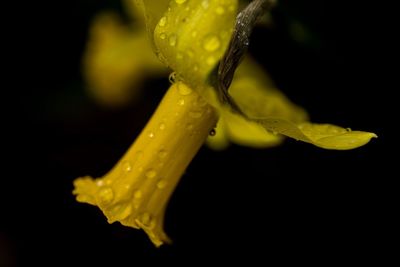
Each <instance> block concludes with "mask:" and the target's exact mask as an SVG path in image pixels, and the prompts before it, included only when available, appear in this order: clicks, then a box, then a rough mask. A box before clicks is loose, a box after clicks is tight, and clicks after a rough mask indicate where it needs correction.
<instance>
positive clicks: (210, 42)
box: [203, 35, 221, 52]
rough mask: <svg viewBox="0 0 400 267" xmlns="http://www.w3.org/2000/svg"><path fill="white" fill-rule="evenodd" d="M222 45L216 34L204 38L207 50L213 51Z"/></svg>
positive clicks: (204, 45)
mask: <svg viewBox="0 0 400 267" xmlns="http://www.w3.org/2000/svg"><path fill="white" fill-rule="evenodd" d="M220 46H221V42H220V40H219V38H218V36H216V35H208V36H206V37H205V38H204V41H203V48H204V49H205V50H206V51H209V52H213V51H215V50H217V49H218V48H219V47H220Z"/></svg>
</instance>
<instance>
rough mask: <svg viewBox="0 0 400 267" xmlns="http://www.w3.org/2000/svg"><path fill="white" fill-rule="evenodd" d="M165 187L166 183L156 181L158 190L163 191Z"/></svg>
mask: <svg viewBox="0 0 400 267" xmlns="http://www.w3.org/2000/svg"><path fill="white" fill-rule="evenodd" d="M166 186H167V181H165V180H163V179H161V180H160V181H158V183H157V188H158V189H163V188H165V187H166Z"/></svg>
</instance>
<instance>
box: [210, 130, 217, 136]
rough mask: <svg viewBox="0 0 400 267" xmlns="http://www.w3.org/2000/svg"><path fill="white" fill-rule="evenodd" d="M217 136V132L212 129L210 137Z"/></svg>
mask: <svg viewBox="0 0 400 267" xmlns="http://www.w3.org/2000/svg"><path fill="white" fill-rule="evenodd" d="M216 134H217V131H216V130H215V129H211V131H210V132H209V135H210V136H215V135H216Z"/></svg>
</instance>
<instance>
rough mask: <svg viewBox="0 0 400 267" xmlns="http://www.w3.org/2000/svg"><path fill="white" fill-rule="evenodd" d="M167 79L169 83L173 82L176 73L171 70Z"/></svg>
mask: <svg viewBox="0 0 400 267" xmlns="http://www.w3.org/2000/svg"><path fill="white" fill-rule="evenodd" d="M168 80H169V82H170V83H175V80H176V73H175V72H172V73H171V74H170V75H169V76H168Z"/></svg>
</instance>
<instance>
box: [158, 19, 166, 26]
mask: <svg viewBox="0 0 400 267" xmlns="http://www.w3.org/2000/svg"><path fill="white" fill-rule="evenodd" d="M166 24H167V17H162V18H161V19H160V22H159V23H158V25H160V26H161V27H164V26H165V25H166Z"/></svg>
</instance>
